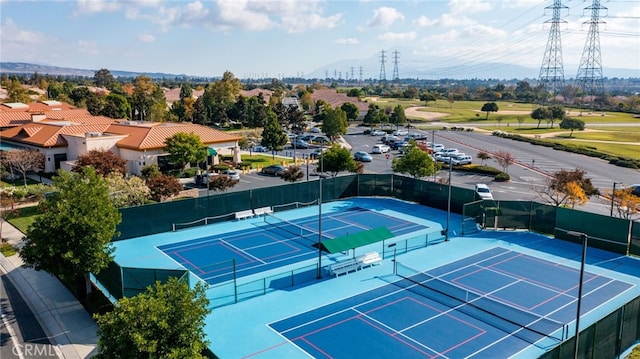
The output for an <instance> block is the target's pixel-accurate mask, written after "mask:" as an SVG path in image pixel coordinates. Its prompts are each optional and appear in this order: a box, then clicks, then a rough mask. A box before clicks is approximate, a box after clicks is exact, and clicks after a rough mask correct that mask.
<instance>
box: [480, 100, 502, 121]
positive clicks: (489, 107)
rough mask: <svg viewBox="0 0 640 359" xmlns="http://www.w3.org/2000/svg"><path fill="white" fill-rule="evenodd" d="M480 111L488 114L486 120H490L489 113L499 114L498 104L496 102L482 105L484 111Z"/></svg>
mask: <svg viewBox="0 0 640 359" xmlns="http://www.w3.org/2000/svg"><path fill="white" fill-rule="evenodd" d="M480 111H482V112H486V113H487V117H486V118H485V120H488V119H489V112H498V104H496V103H495V102H487V103H485V104H484V105H482V109H480Z"/></svg>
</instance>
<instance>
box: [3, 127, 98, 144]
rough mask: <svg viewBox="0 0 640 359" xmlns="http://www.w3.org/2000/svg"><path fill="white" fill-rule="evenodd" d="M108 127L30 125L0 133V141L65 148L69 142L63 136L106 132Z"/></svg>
mask: <svg viewBox="0 0 640 359" xmlns="http://www.w3.org/2000/svg"><path fill="white" fill-rule="evenodd" d="M107 128H108V125H106V124H102V125H70V126H57V125H52V124H47V123H28V124H26V125H24V126H20V127H13V128H9V129H7V130H4V131H2V132H0V139H3V140H12V141H15V142H21V143H25V144H29V145H33V146H39V147H64V146H66V145H67V141H65V139H64V138H63V137H62V136H61V135H81V134H82V135H84V134H85V133H87V132H105V130H106V129H107Z"/></svg>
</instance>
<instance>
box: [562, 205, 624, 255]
mask: <svg viewBox="0 0 640 359" xmlns="http://www.w3.org/2000/svg"><path fill="white" fill-rule="evenodd" d="M569 231H573V232H579V233H585V234H587V235H588V238H589V246H592V247H595V248H600V249H604V250H608V251H610V252H614V253H620V254H626V253H627V248H628V236H629V221H628V220H624V219H621V218H614V217H610V216H605V215H601V214H595V213H589V212H582V211H574V210H572V209H568V208H562V207H559V208H558V209H557V211H556V231H555V233H554V235H555V236H556V237H557V238H560V239H563V240H567V241H571V242H575V243H579V242H580V238H579V237H576V236H573V235H570V234H567V232H569Z"/></svg>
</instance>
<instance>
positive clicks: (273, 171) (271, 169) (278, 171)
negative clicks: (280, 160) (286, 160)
mask: <svg viewBox="0 0 640 359" xmlns="http://www.w3.org/2000/svg"><path fill="white" fill-rule="evenodd" d="M284 170H285V168H284V166H282V165H271V166H267V167H264V168H262V170H261V171H260V173H262V174H264V175H269V176H282V174H283V173H284Z"/></svg>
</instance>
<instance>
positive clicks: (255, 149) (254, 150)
mask: <svg viewBox="0 0 640 359" xmlns="http://www.w3.org/2000/svg"><path fill="white" fill-rule="evenodd" d="M251 150H252V151H253V152H267V149H266V148H264V147H262V146H254V147H253V148H252V149H251Z"/></svg>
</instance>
